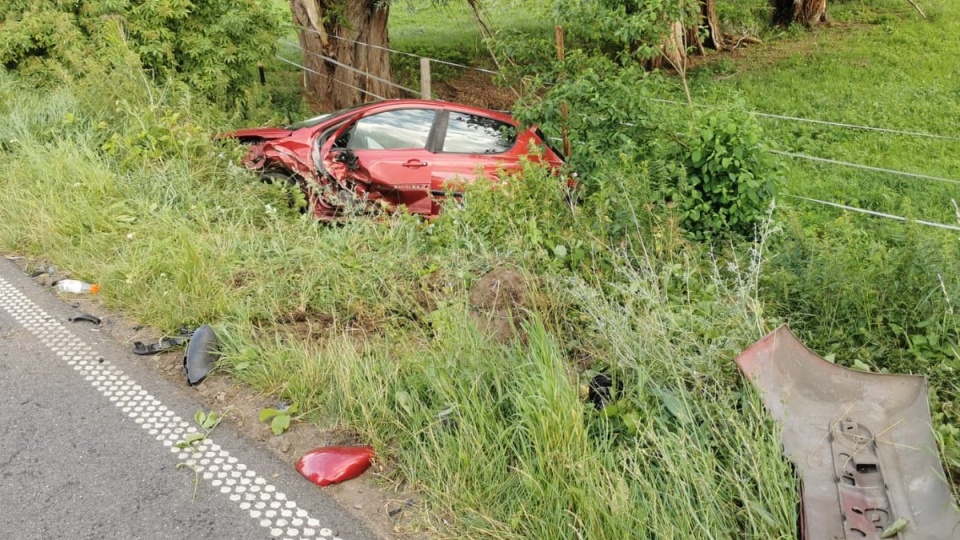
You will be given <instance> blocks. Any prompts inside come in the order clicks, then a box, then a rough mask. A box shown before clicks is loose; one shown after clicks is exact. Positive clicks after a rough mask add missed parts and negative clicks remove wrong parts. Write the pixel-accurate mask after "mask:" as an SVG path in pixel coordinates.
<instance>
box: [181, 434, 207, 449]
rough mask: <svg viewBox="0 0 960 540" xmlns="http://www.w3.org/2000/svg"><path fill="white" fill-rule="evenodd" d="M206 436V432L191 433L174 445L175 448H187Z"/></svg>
mask: <svg viewBox="0 0 960 540" xmlns="http://www.w3.org/2000/svg"><path fill="white" fill-rule="evenodd" d="M206 438H207V434H206V433H199V432H198V433H191V434H189V435H187V436H186V437H185V438H184V439H183V440H182V441H180V442H178V443H177V444H176V445H174V446H176V447H177V448H189V447H191V446H193V445H194V444H195V443H197V442H199V441H202V440H204V439H206Z"/></svg>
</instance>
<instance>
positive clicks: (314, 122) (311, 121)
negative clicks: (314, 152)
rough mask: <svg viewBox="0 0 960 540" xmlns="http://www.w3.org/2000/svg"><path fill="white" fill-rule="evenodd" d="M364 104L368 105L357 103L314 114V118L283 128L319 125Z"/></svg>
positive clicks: (293, 128) (292, 128) (291, 129)
mask: <svg viewBox="0 0 960 540" xmlns="http://www.w3.org/2000/svg"><path fill="white" fill-rule="evenodd" d="M364 105H366V104H360V105H356V106H354V107H347V108H346V109H340V110H339V111H333V112H329V113H324V114H321V115H318V116H314V117H313V118H307V119H306V120H301V121H299V122H297V123H295V124H290V125H288V126H283V129H289V130H290V131H293V130H295V129H303V128H308V127H313V126H315V125H317V124H320V123H322V122H323V121H325V120H327V119H328V118H333V117H335V116H340V115H342V114H346V113H349V112H350V111H353V110H354V109H359V108H360V107H363V106H364Z"/></svg>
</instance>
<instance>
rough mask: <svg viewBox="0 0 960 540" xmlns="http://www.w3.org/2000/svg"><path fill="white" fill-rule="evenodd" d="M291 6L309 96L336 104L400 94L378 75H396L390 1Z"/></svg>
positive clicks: (295, 2)
mask: <svg viewBox="0 0 960 540" xmlns="http://www.w3.org/2000/svg"><path fill="white" fill-rule="evenodd" d="M290 9H291V11H292V12H293V22H294V24H295V25H296V26H298V27H300V28H299V29H298V32H299V34H300V47H301V48H302V49H303V65H304V67H306V70H304V80H305V86H306V93H307V99H308V100H310V101H311V102H312V103H313V104H315V105H316V106H317V107H318V108H319V109H321V110H335V109H341V108H344V107H351V106H353V105H358V104H360V103H365V102H368V101H376V100H378V99H380V98H385V99H386V98H392V97H395V96H396V92H395V90H394V88H393V87H391V86H390V85H388V84H386V83H384V82H383V81H380V80H377V78H379V79H383V80H386V81H389V80H391V77H390V52H389V51H388V50H387V49H386V48H387V47H389V45H390V40H389V37H388V35H387V18H388V16H389V4H388V3H387V2H380V1H378V0H290ZM367 73H369V75H367ZM375 77H376V78H375Z"/></svg>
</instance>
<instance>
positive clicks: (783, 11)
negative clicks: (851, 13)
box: [772, 0, 827, 26]
mask: <svg viewBox="0 0 960 540" xmlns="http://www.w3.org/2000/svg"><path fill="white" fill-rule="evenodd" d="M772 1H773V23H774V24H780V25H788V24H791V23H800V24H804V25H807V26H813V25H815V24H818V23H822V22H827V0H772Z"/></svg>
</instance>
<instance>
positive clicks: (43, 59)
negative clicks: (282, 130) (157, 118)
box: [0, 0, 280, 101]
mask: <svg viewBox="0 0 960 540" xmlns="http://www.w3.org/2000/svg"><path fill="white" fill-rule="evenodd" d="M0 21H2V22H0V64H2V65H3V66H5V67H6V68H7V69H8V70H13V71H18V72H21V73H23V74H24V75H30V76H33V77H34V78H35V79H39V80H46V81H51V80H53V81H56V80H69V79H71V78H72V77H75V76H83V75H84V74H86V73H87V72H88V71H89V67H88V64H89V63H90V62H91V61H95V60H96V58H97V57H98V55H96V54H94V55H91V54H90V52H91V51H105V49H109V47H110V46H111V43H110V41H109V40H105V39H104V34H103V32H102V30H103V29H104V28H108V29H110V28H113V27H114V25H111V24H105V21H113V22H114V23H115V24H116V25H118V26H119V28H120V29H121V32H122V33H123V35H124V36H125V41H126V42H127V43H128V44H129V47H130V48H131V49H132V50H133V51H134V52H135V53H136V54H137V55H138V56H139V58H140V61H141V62H142V64H143V67H144V68H145V69H146V70H148V72H150V73H152V74H153V75H154V76H155V77H157V78H159V79H161V80H164V79H168V78H176V79H178V80H181V81H183V82H185V83H186V84H188V85H189V86H190V87H191V88H193V89H195V90H196V91H198V92H199V93H200V94H202V95H203V96H205V97H207V98H209V99H211V100H214V101H220V100H235V99H239V98H241V97H242V96H243V93H244V92H243V89H244V88H245V87H246V86H248V85H250V84H251V83H252V82H253V81H254V80H256V72H257V63H258V62H261V61H263V60H264V59H266V58H269V57H270V56H271V53H272V51H273V48H274V43H275V41H276V38H277V35H278V33H279V30H278V29H279V25H280V21H279V17H278V14H277V11H276V10H275V9H273V8H272V5H271V4H270V3H269V2H267V1H266V0H246V1H244V2H233V1H230V0H205V1H203V2H181V1H177V0H157V1H149V2H145V1H142V0H122V1H120V2H116V1H111V0H79V1H76V2H58V1H55V0H42V1H39V2H26V1H14V2H7V3H4V4H3V5H2V6H0ZM105 52H107V54H109V53H110V51H109V50H106V51H105Z"/></svg>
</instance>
